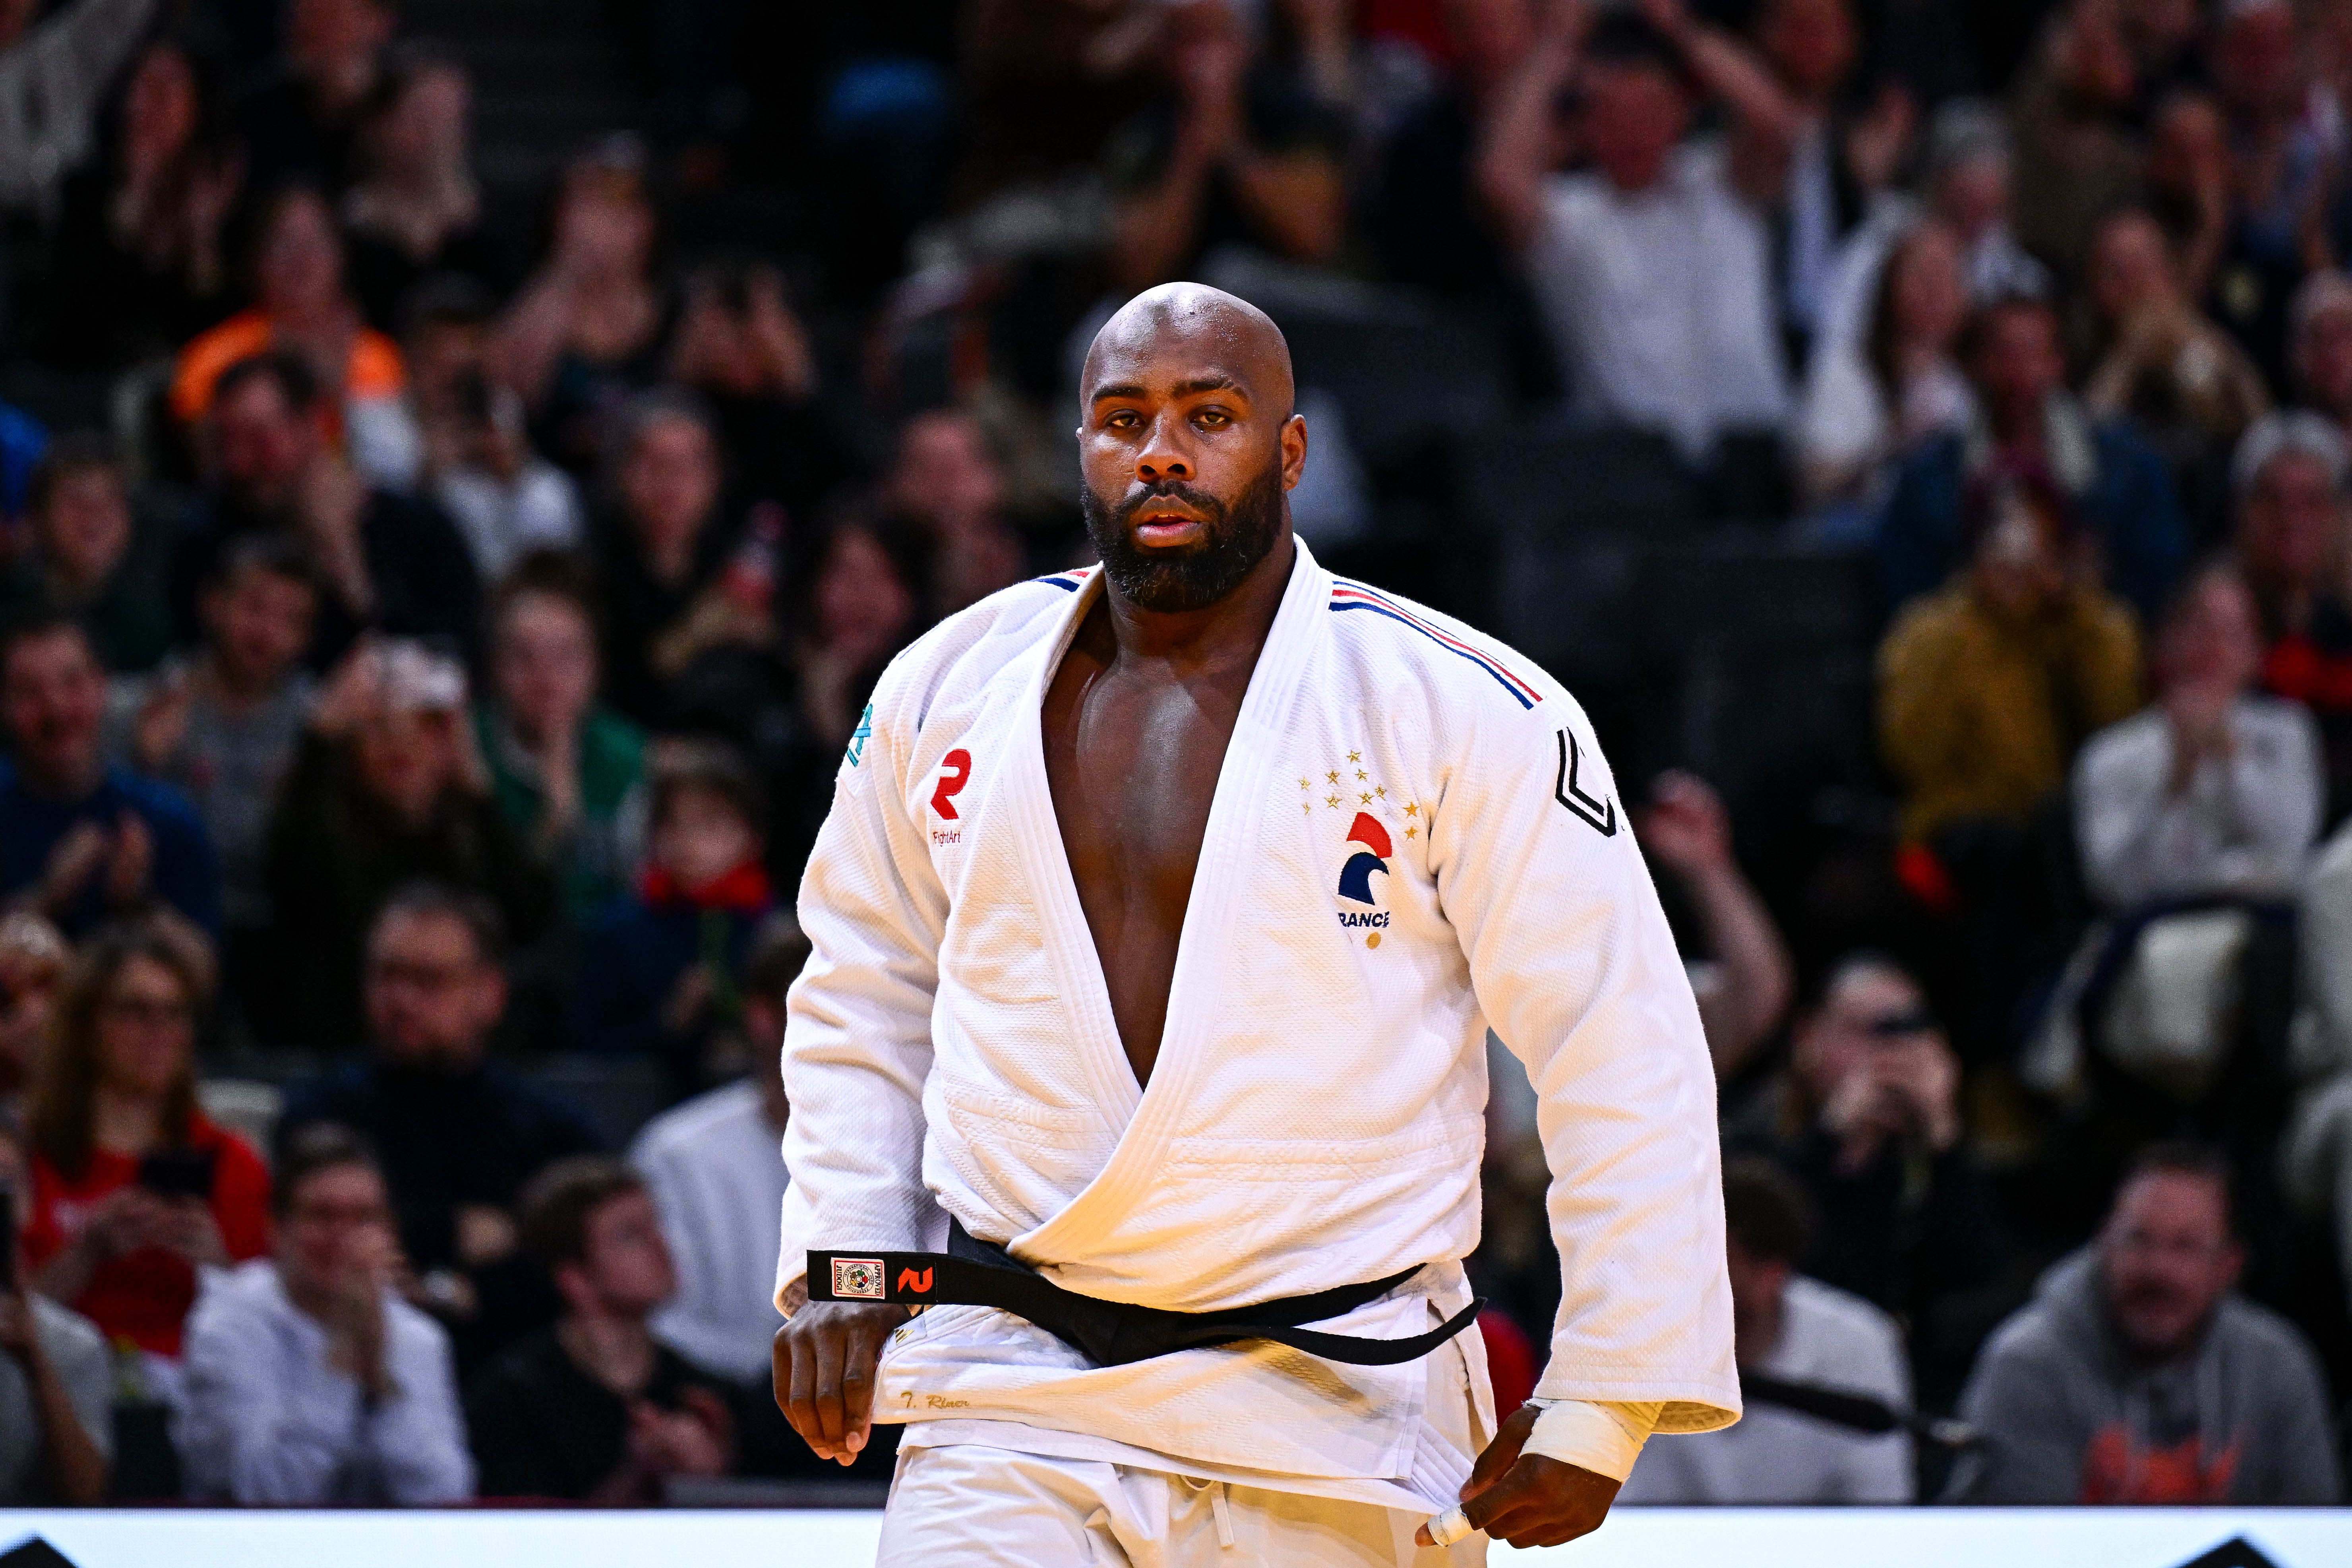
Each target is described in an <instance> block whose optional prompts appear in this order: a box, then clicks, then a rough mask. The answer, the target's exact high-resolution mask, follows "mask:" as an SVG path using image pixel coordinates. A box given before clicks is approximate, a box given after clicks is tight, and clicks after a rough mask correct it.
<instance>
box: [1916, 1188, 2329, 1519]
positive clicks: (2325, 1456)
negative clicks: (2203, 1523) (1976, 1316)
mask: <svg viewBox="0 0 2352 1568" xmlns="http://www.w3.org/2000/svg"><path fill="white" fill-rule="evenodd" d="M2242 1261H2243V1254H2242V1251H2241V1249H2240V1248H2239V1246H2238V1243H2237V1240H2236V1238H2235V1237H2234V1236H2233V1235H2232V1234H2231V1226H2230V1185H2229V1174H2228V1170H2227V1168H2226V1166H2224V1164H2223V1163H2222V1162H2221V1157H2220V1156H2219V1155H2218V1154H2215V1153H2213V1152H2210V1151H2207V1150H2203V1149H2200V1148H2197V1147H2195V1146H2194V1145H2189V1144H2181V1143H2159V1144H2155V1145H2152V1146H2150V1147H2149V1148H2147V1149H2146V1150H2144V1151H2142V1152H2141V1153H2140V1155H2139V1157H2138V1158H2137V1160H2136V1161H2134V1162H2133V1163H2132V1166H2131V1169H2130V1170H2129V1171H2128V1172H2127V1173H2126V1174H2125V1176H2124V1181H2123V1185H2122V1187H2121V1188H2120V1189H2119V1190H2118V1191H2117V1192H2116V1203H2115V1207H2114V1209H2113V1210H2112V1211H2111V1212H2110V1213H2109V1215H2108V1216H2107V1222H2106V1225H2105V1227H2104V1228H2103V1229H2102V1230H2101V1231H2100V1232H2099V1236H2098V1238H2097V1239H2096V1240H2095V1242H2094V1243H2093V1244H2092V1245H2091V1246H2090V1247H2085V1248H2084V1249H2083V1250H2082V1251H2080V1252H2078V1253H2076V1254H2074V1256H2073V1257H2072V1258H2066V1259H2065V1260H2063V1262H2061V1263H2059V1264H2058V1265H2057V1266H2056V1267H2055V1268H2052V1269H2051V1270H2050V1272H2049V1273H2047V1274H2045V1275H2043V1276H2042V1282H2041V1285H2040V1286H2039V1287H2038V1288H2037V1289H2036V1290H2035V1292H2034V1300H2033V1301H2032V1304H2031V1305H2029V1306H2028V1307H2026V1308H2025V1310H2022V1311H2021V1312H2019V1313H2018V1314H2017V1315H2016V1316H2015V1317H2012V1318H2011V1319H2010V1320H2009V1321H2008V1322H2006V1323H2004V1324H2002V1325H2001V1327H2000V1330H1999V1331H1997V1332H1995V1334H1994V1335H1993V1337H1992V1339H1991V1341H1990V1342H1989V1343H1988V1344H1987V1345H1986V1346H1985V1352H1984V1356H1983V1359H1982V1360H1981V1361H1979V1363H1978V1364H1977V1370H1976V1374H1975V1376H1974V1377H1972V1378H1971V1379H1970V1380H1969V1387H1968V1392H1967V1393H1966V1394H1964V1395H1963V1397H1962V1399H1961V1405H1960V1413H1961V1415H1962V1416H1963V1417H1964V1418H1965V1419H1966V1420H1968V1421H1969V1422H1971V1423H1973V1424H1975V1425H1976V1426H1978V1427H1979V1428H1980V1429H1981V1430H1982V1431H1983V1432H1984V1434H1985V1436H1986V1438H1987V1443H1986V1446H1985V1458H1984V1468H1983V1470H1982V1472H1981V1473H1980V1474H1979V1476H1978V1477H1977V1478H1976V1480H1975V1484H1974V1486H1973V1488H1972V1490H1971V1496H1972V1497H1973V1498H1974V1499H1975V1500H1977V1501H1979V1502H1996V1503H2237V1504H2241V1505H2266V1504H2279V1503H2333V1502H2336V1500H2338V1499H2339V1497H2340V1496H2341V1494H2342V1487H2343V1476H2342V1472H2341V1471H2340V1470H2339V1469H2338V1468H2336V1441H2335V1434H2334V1430H2333V1424H2332V1423H2331V1422H2330V1420H2329V1419H2328V1412H2327V1394H2326V1386H2325V1384H2323V1382H2322V1381H2321V1378H2320V1373H2319V1364H2318V1363H2317V1361H2316V1360H2315V1358H2314V1357H2313V1355H2312V1352H2311V1347H2310V1345H2309V1344H2307V1343H2306V1342H2305V1340H2304V1338H2303V1336H2302V1334H2300V1333H2298V1332H2297V1331H2295V1329H2294V1326H2293V1325H2292V1324H2290V1323H2289V1322H2288V1321H2286V1320H2285V1319H2284V1318H2282V1317H2280V1316H2279V1315H2278V1314H2276V1313H2275V1312H2272V1311H2269V1310H2266V1309H2264V1308H2262V1307H2257V1306H2255V1305H2254V1304H2253V1303H2252V1302H2251V1301H2247V1300H2242V1298H2240V1297H2239V1296H2237V1295H2236V1294H2235V1293H2234V1287H2235V1286H2236V1284H2237V1279H2238V1270H2239V1267H2240V1265H2241V1264H2242Z"/></svg>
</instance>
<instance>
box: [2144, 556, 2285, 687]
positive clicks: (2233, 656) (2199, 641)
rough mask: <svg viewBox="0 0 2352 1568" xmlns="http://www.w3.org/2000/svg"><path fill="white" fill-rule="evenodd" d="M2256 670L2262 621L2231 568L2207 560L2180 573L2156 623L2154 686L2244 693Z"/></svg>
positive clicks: (2260, 656)
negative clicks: (2155, 684) (2189, 687)
mask: <svg viewBox="0 0 2352 1568" xmlns="http://www.w3.org/2000/svg"><path fill="white" fill-rule="evenodd" d="M2262 668H2263V630H2262V618H2261V615H2260V613H2259V612H2258V611H2257V610H2256V608H2255V606H2254V595H2253V591H2252V589H2250V588H2248V587H2247V586H2246V579H2245V575H2244V574H2242V572H2240V571H2239V569H2238V565H2237V563H2236V562H2234V561H2229V560H2214V561H2209V562H2205V563H2201V564H2200V565H2199V566H2197V567H2195V568H2193V569H2191V570H2190V571H2189V572H2188V573H2185V574H2183V575H2182V578H2181V581H2180V583H2179V585H2178V586H2177V587H2176V588H2175V589H2174V590H2173V592H2172V595H2171V596H2170V598H2169V599H2168V601H2167V602H2166V604H2165V607H2164V613H2163V615H2162V616H2160V617H2159V619H2158V628H2157V641H2156V678H2157V684H2158V686H2159V687H2160V688H2162V689H2165V690H2171V689H2174V688H2176V687H2181V686H2197V687H2209V688H2220V689H2223V690H2228V691H2246V690H2250V689H2252V687H2253V684H2254V679H2255V678H2256V677H2257V676H2258V675H2260V674H2261V673H2262Z"/></svg>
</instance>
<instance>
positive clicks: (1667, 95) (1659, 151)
mask: <svg viewBox="0 0 2352 1568" xmlns="http://www.w3.org/2000/svg"><path fill="white" fill-rule="evenodd" d="M1580 86H1581V87H1582V89H1583V102H1584V113H1583V129H1584V145H1585V148H1586V150H1587V151H1588V152H1590V153H1591V155H1592V162H1593V165H1594V166H1595V167H1596V168H1598V169H1599V170H1600V171H1601V174H1602V175H1603V176H1604V177H1606V178H1607V180H1608V181H1609V183H1610V184H1612V185H1614V186H1615V187H1616V188H1617V189H1618V190H1620V191H1623V192H1627V193H1632V192H1636V191H1645V190H1648V189H1649V188H1650V187H1651V186H1652V185H1654V184H1657V183H1658V181H1660V180H1661V179H1663V178H1664V177H1665V174H1666V167H1667V160H1668V159H1669V158H1671V157H1672V156H1673V154H1674V150H1675V143H1676V142H1680V141H1681V140H1682V139H1683V132H1685V131H1687V130H1689V129H1690V118H1691V92H1690V86H1689V83H1688V82H1687V81H1686V80H1685V79H1684V76H1683V68H1682V60H1681V58H1680V57H1679V56H1678V55H1677V54H1676V53H1675V47H1674V45H1673V44H1671V43H1669V42H1668V41H1667V40H1666V39H1665V38H1664V37H1661V36H1660V35H1659V33H1658V32H1657V30H1656V29H1655V28H1654V27H1652V26H1650V25H1649V24H1648V23H1647V22H1644V21H1643V20H1641V19H1640V18H1639V17H1637V16H1633V14H1632V13H1631V12H1630V11H1613V12H1611V13H1610V14H1609V15H1608V16H1604V17H1603V18H1602V19H1601V21H1599V22H1598V23H1596V24H1594V26H1593V28H1592V32H1591V35H1590V36H1589V37H1587V39H1586V40H1585V46H1584V65H1583V69H1582V72H1581V74H1580Z"/></svg>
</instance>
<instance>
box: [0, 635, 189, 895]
mask: <svg viewBox="0 0 2352 1568" xmlns="http://www.w3.org/2000/svg"><path fill="white" fill-rule="evenodd" d="M105 712H106V671H105V669H104V668H102V667H101V666H100V664H99V661H98V653H97V650H96V649H95V648H93V647H91V646H90V639H89V634H88V633H87V632H85V631H84V630H82V628H81V626H80V625H79V623H78V622H76V621H74V620H72V619H71V618H70V617H68V616H61V615H58V614H56V613H54V612H47V613H39V614H36V615H32V616H26V617H24V618H22V619H20V620H18V621H17V622H16V624H14V625H13V626H6V627H5V628H0V713H5V717H6V720H7V730H8V737H9V740H10V741H11V742H12V743H13V746H14V750H15V753H16V754H15V756H14V758H13V759H12V760H10V761H6V762H0V892H5V894H7V895H8V896H9V898H10V900H11V901H12V902H14V903H16V904H17V905H18V906H19V907H25V908H30V909H33V910H37V911H39V912H40V913H41V914H43V915H45V916H47V918H48V919H50V920H53V921H57V922H58V925H59V926H61V927H63V928H64V929H65V931H66V932H67V933H68V935H79V933H80V932H82V931H87V930H89V928H90V927H91V926H92V925H95V924H96V923H98V922H99V921H101V920H103V919H105V918H107V917H108V916H110V915H119V914H131V913H136V912H139V911H142V910H148V909H150V908H151V907H152V905H153V904H154V903H155V901H156V900H159V899H160V900H163V903H165V904H167V905H169V906H170V907H171V908H172V909H173V910H176V911H177V912H178V914H179V915H180V917H181V918H183V919H184V920H187V921H193V922H194V924H195V925H197V926H199V927H202V928H203V929H204V930H205V931H216V930H218V929H219V926H220V874H219V870H218V868H217V865H216V864H215V860H214V858H213V847H212V843H211V841H210V839H208V838H207V837H205V826H204V823H203V822H202V821H201V820H200V819H199V818H198V817H197V816H196V813H195V809H194V807H193V806H191V805H189V804H188V800H187V797H186V796H184V795H181V794H180V792H179V791H177V790H175V789H173V788H171V787H170V786H168V785H165V784H155V783H152V782H151V781H149V780H146V779H142V778H140V777H138V776H137V775H136V774H133V773H129V772H127V771H126V770H124V769H121V768H118V767H110V766H108V765H107V762H106V753H105V749H104V745H103V742H102V738H101V733H100V731H101V724H102V721H103V720H104V718H105Z"/></svg>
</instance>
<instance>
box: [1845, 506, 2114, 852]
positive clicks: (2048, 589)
mask: <svg viewBox="0 0 2352 1568" xmlns="http://www.w3.org/2000/svg"><path fill="white" fill-rule="evenodd" d="M1975 506H1976V509H1977V510H1979V511H1981V512H1982V513H1984V514H1986V515H1985V517H1984V521H1981V522H1979V523H1978V524H1977V525H1976V527H1975V529H1974V540H1973V544H1972V551H1973V555H1974V559H1973V560H1972V561H1971V563H1969V569H1968V571H1967V572H1966V573H1965V574H1963V575H1961V576H1960V577H1959V578H1958V579H1957V580H1956V581H1955V582H1954V583H1953V584H1951V585H1950V586H1949V587H1948V588H1946V589H1945V590H1944V591H1943V592H1941V593H1939V594H1937V595H1933V596H1931V597H1928V598H1925V599H1920V600H1916V601H1914V602H1913V603H1912V604H1910V605H1908V606H1906V608H1905V609H1904V610H1903V612H1902V613H1901V614H1900V615H1899V616H1897V617H1896V618H1895V626H1894V627H1893V629H1892V630H1890V631H1889V632H1888V633H1887V634H1886V640H1885V642H1884V643H1883V644H1881V645H1880V647H1879V650H1878V725H1879V739H1880V743H1881V745H1882V746H1883V747H1884V748H1885V754H1886V760H1887V763H1888V764H1889V765H1890V766H1892V767H1893V769H1894V770H1895V776H1896V777H1897V778H1899V779H1900V780H1901V781H1902V783H1903V786H1904V806H1903V836H1904V837H1905V839H1906V841H1907V842H1909V843H1913V844H1925V843H1927V841H1928V840H1929V839H1931V838H1932V837H1934V836H1935V834H1936V832H1937V829H1939V828H1941V827H1943V826H1946V825H1947V824H1949V823H1953V822H1957V821H1959V820H1961V819H1963V818H1968V817H2007V818H2021V817H2022V816H2024V815H2025V814H2026V812H2027V811H2028V810H2030V809H2031V808H2032V805H2033V804H2034V803H2035V802H2036V801H2037V800H2039V799H2041V798H2042V795H2045V794H2046V793H2048V792H2049V791H2050V790H2052V789H2054V788H2056V787H2057V786H2058V785H2059V784H2062V783H2063V782H2064V780H2065V777H2066V767H2067V763H2068V762H2069V761H2070V760H2071V759H2072V758H2073V756H2074V749H2075V748H2076V747H2077V746H2079V745H2080V744H2081V743H2082V742H2083V741H2084V739H2085V738H2086V737H2087V736H2089V735H2090V734H2091V732H2092V731H2095V730H2098V729H2102V728H2104V727H2105V726H2106V725H2109V724H2113V723H2116V722H2117V721H2121V720H2122V719H2124V718H2125V717H2126V716H2127V715H2129V714H2130V713H2132V712H2133V711H2134V710H2137V708H2138V707H2139V702H2140V694H2139V658H2140V648H2139V637H2138V634H2137V632H2136V631H2135V630H2134V627H2133V624H2132V614H2131V610H2130V608H2129V607H2128V606H2126V605H2124V604H2123V603H2122V602H2121V601H2119V600H2117V599H2116V598H2113V597H2111V596H2109V595H2105V594H2103V593H2101V592H2099V590H2098V586H2097V584H2096V582H2095V580H2093V579H2092V578H2091V576H2090V574H2089V572H2088V570H2087V569H2086V567H2085V566H2084V560H2083V557H2084V544H2085V541H2084V539H2083V538H2082V536H2081V534H2080V533H2079V531H2075V530H2073V529H2070V528H2069V527H2068V526H2067V525H2066V524H2065V522H2064V521H2063V519H2062V516H2061V508H2062V506H2063V502H2062V501H2060V500H2058V499H2056V498H2055V497H2053V496H2051V495H2049V494H2048V493H2046V492H2044V491H2041V490H2038V489H2033V488H2031V487H2028V486H2018V487H2015V488H2010V487H2007V486H2003V487H2001V488H1998V489H1988V490H1986V491H1984V492H1982V493H1981V494H1980V495H1979V498H1978V500H1977V501H1976V503H1975Z"/></svg>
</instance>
